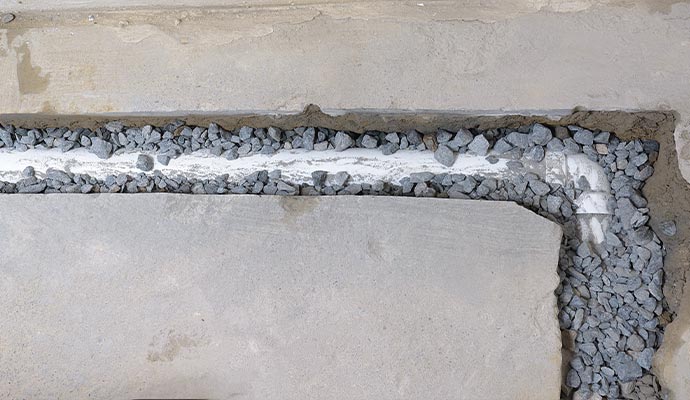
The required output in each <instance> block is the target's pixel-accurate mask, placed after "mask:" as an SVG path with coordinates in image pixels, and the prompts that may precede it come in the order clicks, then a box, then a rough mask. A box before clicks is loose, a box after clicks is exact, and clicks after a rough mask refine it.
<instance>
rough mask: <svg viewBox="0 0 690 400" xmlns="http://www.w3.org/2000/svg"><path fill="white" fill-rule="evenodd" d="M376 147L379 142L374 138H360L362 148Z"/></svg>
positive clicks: (366, 136)
mask: <svg viewBox="0 0 690 400" xmlns="http://www.w3.org/2000/svg"><path fill="white" fill-rule="evenodd" d="M420 140H421V139H420ZM378 145H379V141H378V140H377V139H376V138H375V137H373V136H371V135H364V137H362V147H365V148H367V149H375V148H377V147H378Z"/></svg>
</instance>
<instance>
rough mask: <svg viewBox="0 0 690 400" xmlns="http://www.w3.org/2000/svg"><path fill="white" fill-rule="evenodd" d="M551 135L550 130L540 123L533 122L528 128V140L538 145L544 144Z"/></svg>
mask: <svg viewBox="0 0 690 400" xmlns="http://www.w3.org/2000/svg"><path fill="white" fill-rule="evenodd" d="M552 137H553V134H552V133H551V130H550V129H549V128H547V127H545V126H544V125H542V124H534V125H532V129H530V133H529V141H530V142H531V143H533V144H536V145H538V146H546V144H547V143H549V140H551V138H552Z"/></svg>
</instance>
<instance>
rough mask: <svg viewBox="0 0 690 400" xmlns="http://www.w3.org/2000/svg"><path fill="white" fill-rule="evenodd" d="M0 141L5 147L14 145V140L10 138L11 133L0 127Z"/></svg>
mask: <svg viewBox="0 0 690 400" xmlns="http://www.w3.org/2000/svg"><path fill="white" fill-rule="evenodd" d="M0 141H2V143H3V144H4V145H5V147H12V146H14V140H13V139H12V134H10V133H9V132H7V131H6V130H4V129H0Z"/></svg>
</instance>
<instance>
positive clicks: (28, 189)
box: [19, 182, 46, 193]
mask: <svg viewBox="0 0 690 400" xmlns="http://www.w3.org/2000/svg"><path fill="white" fill-rule="evenodd" d="M45 189H46V183H45V182H38V183H35V184H33V185H27V186H20V187H19V193H41V192H43V191H44V190H45Z"/></svg>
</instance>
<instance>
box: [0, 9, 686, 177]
mask: <svg viewBox="0 0 690 400" xmlns="http://www.w3.org/2000/svg"><path fill="white" fill-rule="evenodd" d="M0 3H3V2H0ZM163 3H164V2H163V1H162V0H154V1H150V0H108V1H104V2H100V1H92V0H88V1H67V2H65V3H64V4H63V3H62V2H57V3H56V2H50V1H46V0H38V1H23V2H16V1H14V0H10V1H5V2H4V3H3V4H2V5H3V7H0V8H3V10H4V11H15V12H16V13H17V18H16V19H15V20H14V21H12V22H11V23H9V24H4V25H2V26H0V74H1V75H2V76H4V77H6V79H3V80H0V92H2V93H3V96H2V98H0V114H23V113H46V114H53V113H57V114H65V113H66V114H100V115H102V114H111V115H113V114H137V113H156V114H161V113H163V114H164V113H174V114H176V115H180V114H186V113H197V114H199V113H218V114H227V113H237V112H259V113H274V112H282V113H296V112H300V111H302V110H303V109H304V107H305V106H306V105H307V104H311V103H313V104H318V105H319V106H321V108H322V109H323V110H325V111H327V112H330V113H338V112H342V111H343V110H345V111H351V110H372V111H402V110H447V111H454V112H467V113H471V114H483V113H487V112H491V113H496V112H499V113H527V114H549V115H559V114H563V113H569V112H570V111H571V110H573V109H575V108H584V109H595V110H596V109H598V110H672V111H676V112H678V115H679V119H678V125H677V129H676V133H675V136H676V140H677V150H678V154H679V156H680V157H679V159H680V166H681V171H682V172H683V175H684V176H685V178H686V179H690V97H689V96H687V93H688V92H690V69H688V68H687V65H688V63H690V46H688V42H687V38H688V37H690V24H687V20H688V18H690V4H687V2H683V1H668V0H645V1H637V2H634V1H625V0H606V1H591V0H557V1H528V0H520V1H515V2H499V1H489V2H481V3H482V5H481V6H477V2H476V1H471V0H459V1H424V2H420V1H392V2H391V1H370V2H352V1H347V0H321V1H317V2H313V1H306V0H299V1H295V2H290V4H287V3H285V2H280V1H276V0H253V1H241V2H240V1H235V0H233V1H229V2H222V1H217V0H179V1H175V2H165V3H166V6H165V7H159V6H160V5H161V4H163ZM641 57H643V58H644V62H640V59H641ZM508 94H509V95H508Z"/></svg>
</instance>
